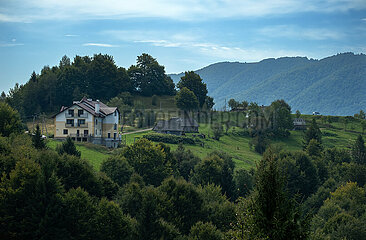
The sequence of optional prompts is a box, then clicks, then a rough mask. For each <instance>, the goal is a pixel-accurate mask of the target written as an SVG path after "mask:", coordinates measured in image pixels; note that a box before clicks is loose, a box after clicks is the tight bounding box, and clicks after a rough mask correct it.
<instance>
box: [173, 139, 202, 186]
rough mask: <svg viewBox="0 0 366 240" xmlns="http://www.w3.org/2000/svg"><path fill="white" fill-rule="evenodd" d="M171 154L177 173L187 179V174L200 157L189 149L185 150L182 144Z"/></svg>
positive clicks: (191, 170)
mask: <svg viewBox="0 0 366 240" xmlns="http://www.w3.org/2000/svg"><path fill="white" fill-rule="evenodd" d="M173 156H174V158H175V161H176V165H177V166H176V167H175V168H176V169H177V171H178V172H179V175H180V176H182V177H183V178H184V179H185V180H187V181H188V179H189V175H190V174H191V172H193V170H194V167H195V166H196V165H197V163H199V161H200V160H201V159H199V158H198V157H197V156H195V155H194V154H193V153H192V152H191V150H185V149H184V146H183V145H182V144H179V145H178V148H177V150H176V151H174V152H173Z"/></svg>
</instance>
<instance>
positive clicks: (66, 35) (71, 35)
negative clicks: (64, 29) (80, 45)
mask: <svg viewBox="0 0 366 240" xmlns="http://www.w3.org/2000/svg"><path fill="white" fill-rule="evenodd" d="M64 36H65V37H79V35H76V34H65V35H64Z"/></svg>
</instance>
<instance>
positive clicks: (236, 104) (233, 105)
mask: <svg viewBox="0 0 366 240" xmlns="http://www.w3.org/2000/svg"><path fill="white" fill-rule="evenodd" d="M239 104H240V103H239V102H237V101H235V99H233V98H231V99H230V100H229V102H228V105H229V107H230V108H231V109H235V108H237V107H239Z"/></svg>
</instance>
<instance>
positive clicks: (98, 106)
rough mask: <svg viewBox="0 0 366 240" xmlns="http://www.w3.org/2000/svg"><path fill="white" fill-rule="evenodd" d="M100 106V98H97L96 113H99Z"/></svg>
mask: <svg viewBox="0 0 366 240" xmlns="http://www.w3.org/2000/svg"><path fill="white" fill-rule="evenodd" d="M99 108H100V105H99V100H97V103H96V104H95V113H99Z"/></svg>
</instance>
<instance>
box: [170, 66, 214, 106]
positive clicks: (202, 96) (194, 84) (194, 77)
mask: <svg viewBox="0 0 366 240" xmlns="http://www.w3.org/2000/svg"><path fill="white" fill-rule="evenodd" d="M177 87H178V88H179V89H180V90H182V89H183V88H188V89H189V90H190V91H192V92H193V93H194V95H195V96H196V97H197V100H198V103H199V107H202V106H203V104H204V102H205V100H206V97H207V86H206V84H205V83H204V82H203V81H202V78H201V77H200V75H198V74H196V73H194V72H193V71H188V72H185V73H184V76H183V77H181V79H180V81H179V82H178V84H177Z"/></svg>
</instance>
